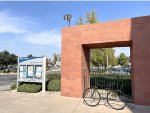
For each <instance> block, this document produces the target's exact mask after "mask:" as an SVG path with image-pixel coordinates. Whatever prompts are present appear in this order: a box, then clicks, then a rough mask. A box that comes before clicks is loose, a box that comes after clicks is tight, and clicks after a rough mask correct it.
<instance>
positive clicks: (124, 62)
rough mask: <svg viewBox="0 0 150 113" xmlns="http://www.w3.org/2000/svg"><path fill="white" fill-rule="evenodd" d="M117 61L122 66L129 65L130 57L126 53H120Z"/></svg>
mask: <svg viewBox="0 0 150 113" xmlns="http://www.w3.org/2000/svg"><path fill="white" fill-rule="evenodd" d="M117 62H118V64H119V65H121V66H125V65H128V63H129V57H127V56H126V55H125V54H124V53H120V55H119V56H118V58H117Z"/></svg>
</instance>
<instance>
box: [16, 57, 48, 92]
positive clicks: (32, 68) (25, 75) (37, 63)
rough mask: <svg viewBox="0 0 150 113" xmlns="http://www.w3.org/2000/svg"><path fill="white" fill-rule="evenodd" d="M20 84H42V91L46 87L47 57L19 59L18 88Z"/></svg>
mask: <svg viewBox="0 0 150 113" xmlns="http://www.w3.org/2000/svg"><path fill="white" fill-rule="evenodd" d="M20 82H38V83H42V91H43V92H45V85H46V57H20V58H18V73H17V88H18V86H19V83H20Z"/></svg>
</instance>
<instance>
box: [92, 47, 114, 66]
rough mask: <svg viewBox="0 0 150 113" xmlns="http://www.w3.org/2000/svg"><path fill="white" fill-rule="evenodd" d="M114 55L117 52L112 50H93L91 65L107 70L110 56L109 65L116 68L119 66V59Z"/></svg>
mask: <svg viewBox="0 0 150 113" xmlns="http://www.w3.org/2000/svg"><path fill="white" fill-rule="evenodd" d="M114 53H115V50H114V49H112V48H100V49H91V59H90V60H91V63H92V65H93V66H95V67H100V66H102V67H105V68H106V66H107V55H108V64H109V65H112V66H115V65H116V64H117V59H116V57H115V55H114Z"/></svg>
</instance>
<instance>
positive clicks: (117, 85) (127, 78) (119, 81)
mask: <svg viewBox="0 0 150 113" xmlns="http://www.w3.org/2000/svg"><path fill="white" fill-rule="evenodd" d="M83 73H84V76H85V77H87V76H86V75H87V73H88V70H84V71H83ZM89 74H90V77H89V78H90V80H89V81H90V83H89V84H90V87H95V86H96V87H97V88H98V89H99V91H100V93H101V96H102V97H103V98H106V95H107V92H108V90H107V89H112V90H121V91H122V92H123V93H124V94H125V95H126V96H127V101H128V102H132V89H131V87H132V85H131V73H130V71H117V72H114V71H113V70H112V69H108V70H95V71H91V72H89ZM86 79H87V78H85V87H86V88H87V86H86V85H87V81H86Z"/></svg>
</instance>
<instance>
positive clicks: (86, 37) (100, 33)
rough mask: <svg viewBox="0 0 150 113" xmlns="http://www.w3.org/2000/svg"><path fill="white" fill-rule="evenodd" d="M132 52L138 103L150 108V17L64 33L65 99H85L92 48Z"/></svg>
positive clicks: (95, 25)
mask: <svg viewBox="0 0 150 113" xmlns="http://www.w3.org/2000/svg"><path fill="white" fill-rule="evenodd" d="M114 46H115V47H120V46H121V47H122V46H129V47H130V48H131V52H132V53H131V55H132V56H131V63H132V77H133V78H132V90H133V91H132V92H133V97H134V102H135V103H136V104H141V105H150V88H149V86H150V69H149V67H150V16H145V17H137V18H131V19H123V20H118V21H112V22H104V23H96V24H90V25H81V26H75V27H69V28H64V29H62V66H61V70H62V71H61V95H63V96H71V97H82V93H83V91H84V82H85V80H86V81H87V82H86V87H88V85H89V82H88V81H89V80H88V78H89V74H88V72H87V74H86V77H85V76H83V73H82V71H83V70H84V69H89V48H96V47H114Z"/></svg>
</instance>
